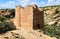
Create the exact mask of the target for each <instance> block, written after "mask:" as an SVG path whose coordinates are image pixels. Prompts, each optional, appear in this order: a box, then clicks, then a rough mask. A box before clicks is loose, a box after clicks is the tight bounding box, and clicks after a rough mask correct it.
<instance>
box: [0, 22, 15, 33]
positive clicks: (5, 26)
mask: <svg viewBox="0 0 60 39" xmlns="http://www.w3.org/2000/svg"><path fill="white" fill-rule="evenodd" d="M14 29H15V26H14V25H13V23H9V22H2V23H0V33H4V32H6V31H10V30H14Z"/></svg>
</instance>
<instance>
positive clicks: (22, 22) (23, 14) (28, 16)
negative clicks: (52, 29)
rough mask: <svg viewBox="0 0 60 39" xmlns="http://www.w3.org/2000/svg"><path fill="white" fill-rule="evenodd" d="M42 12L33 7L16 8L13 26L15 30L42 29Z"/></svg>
mask: <svg viewBox="0 0 60 39" xmlns="http://www.w3.org/2000/svg"><path fill="white" fill-rule="evenodd" d="M43 17H44V16H43V11H39V9H38V7H37V6H36V5H35V4H34V5H29V6H26V7H25V8H23V7H21V6H17V7H16V9H15V20H14V24H15V26H16V28H17V29H42V28H43V26H44V19H43Z"/></svg>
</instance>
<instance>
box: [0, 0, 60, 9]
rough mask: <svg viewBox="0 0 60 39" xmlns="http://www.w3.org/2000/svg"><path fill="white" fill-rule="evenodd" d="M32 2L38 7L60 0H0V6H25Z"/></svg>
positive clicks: (59, 1) (55, 3) (59, 2)
mask: <svg viewBox="0 0 60 39" xmlns="http://www.w3.org/2000/svg"><path fill="white" fill-rule="evenodd" d="M32 4H36V5H37V6H38V7H44V6H51V5H60V0H0V8H15V6H17V5H20V6H23V7H25V6H26V5H32Z"/></svg>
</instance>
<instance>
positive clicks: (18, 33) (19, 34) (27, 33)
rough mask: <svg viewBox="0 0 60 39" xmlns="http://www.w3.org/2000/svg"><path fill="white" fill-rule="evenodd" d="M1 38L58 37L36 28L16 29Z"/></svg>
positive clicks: (33, 38) (47, 38)
mask: <svg viewBox="0 0 60 39" xmlns="http://www.w3.org/2000/svg"><path fill="white" fill-rule="evenodd" d="M0 39H56V38H55V37H50V36H47V35H45V34H43V33H42V32H41V31H40V32H38V31H35V30H24V29H22V30H14V31H9V32H7V33H6V34H3V35H0Z"/></svg>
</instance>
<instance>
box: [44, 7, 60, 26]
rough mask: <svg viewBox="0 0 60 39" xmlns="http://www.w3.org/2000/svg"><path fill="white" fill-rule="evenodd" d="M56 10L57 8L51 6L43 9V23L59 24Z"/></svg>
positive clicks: (59, 17) (59, 19) (59, 15)
mask: <svg viewBox="0 0 60 39" xmlns="http://www.w3.org/2000/svg"><path fill="white" fill-rule="evenodd" d="M58 10H59V8H51V9H47V10H45V11H44V21H45V24H49V25H54V24H55V25H58V26H60V25H59V23H58V22H59V21H60V13H59V11H58Z"/></svg>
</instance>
